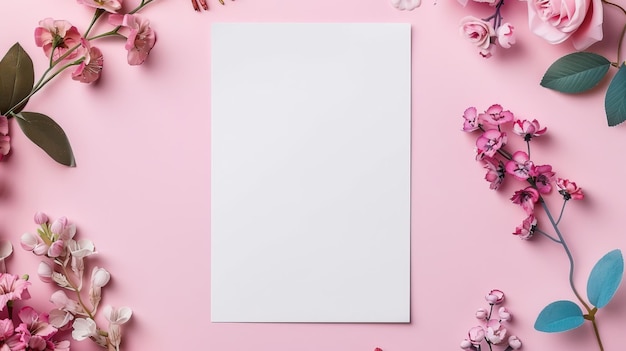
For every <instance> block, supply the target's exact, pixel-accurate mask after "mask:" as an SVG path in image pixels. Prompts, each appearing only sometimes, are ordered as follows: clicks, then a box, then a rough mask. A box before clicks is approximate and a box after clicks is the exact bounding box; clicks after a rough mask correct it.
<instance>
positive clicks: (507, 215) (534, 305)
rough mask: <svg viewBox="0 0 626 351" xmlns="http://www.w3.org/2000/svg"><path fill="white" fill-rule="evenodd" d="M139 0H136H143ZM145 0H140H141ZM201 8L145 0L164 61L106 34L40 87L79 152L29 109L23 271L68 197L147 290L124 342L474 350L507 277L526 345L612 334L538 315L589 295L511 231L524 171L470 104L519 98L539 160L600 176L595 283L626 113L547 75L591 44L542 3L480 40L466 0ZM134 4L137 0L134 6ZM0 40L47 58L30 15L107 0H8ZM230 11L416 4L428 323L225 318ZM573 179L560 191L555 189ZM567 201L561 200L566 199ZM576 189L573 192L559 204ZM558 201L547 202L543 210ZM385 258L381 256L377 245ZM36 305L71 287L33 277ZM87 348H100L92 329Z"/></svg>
mask: <svg viewBox="0 0 626 351" xmlns="http://www.w3.org/2000/svg"><path fill="white" fill-rule="evenodd" d="M127 2H130V0H127ZM134 3H135V2H133V4H134ZM209 4H210V6H211V11H210V12H203V13H195V12H194V11H193V10H192V7H191V4H190V3H189V1H185V0H180V1H179V0H176V1H174V0H157V1H156V2H155V3H154V4H152V5H150V6H149V7H148V8H146V10H145V11H144V12H143V13H144V15H146V16H148V17H149V18H150V20H151V22H152V26H153V28H154V29H155V30H156V31H157V33H158V42H157V45H156V47H155V48H154V50H153V51H152V54H151V56H150V57H149V59H148V61H147V62H146V63H145V64H144V65H143V66H140V67H129V66H128V65H127V64H126V61H125V60H126V53H125V51H124V49H123V47H122V46H123V45H122V42H120V41H116V40H102V41H101V42H100V43H99V44H97V45H98V46H99V47H100V48H101V49H102V51H103V52H104V55H105V60H106V61H105V72H104V73H103V77H102V79H101V81H100V82H99V83H98V84H96V85H94V86H84V85H82V84H79V83H76V82H73V81H71V80H70V79H69V77H67V76H65V77H63V78H61V79H58V80H57V81H55V82H53V83H52V84H50V85H49V86H48V87H46V88H45V90H44V93H42V94H38V95H37V96H35V97H34V98H33V99H32V100H31V102H30V104H29V106H28V110H31V111H37V112H42V113H45V114H48V115H49V116H51V117H53V118H55V119H56V120H57V121H58V122H59V124H61V125H62V126H63V128H64V129H65V131H66V132H67V134H68V136H69V138H70V140H71V142H72V145H73V148H74V152H75V155H76V159H77V164H78V167H77V168H75V169H68V168H65V167H62V166H59V165H57V164H56V163H54V162H53V161H51V160H50V159H49V158H48V157H47V156H46V155H45V154H44V153H43V152H41V151H40V150H39V149H38V148H37V147H35V146H34V145H33V144H32V143H30V142H29V141H28V140H26V138H25V137H24V135H23V134H22V133H21V132H20V131H19V130H18V128H17V126H16V125H15V124H13V123H12V138H13V144H12V147H13V149H12V155H11V157H10V158H9V160H8V161H7V162H6V163H3V164H2V165H1V166H2V167H1V168H0V175H1V176H0V185H1V189H2V191H1V196H0V236H2V237H3V238H8V239H10V240H11V241H12V242H13V244H14V245H16V246H17V247H16V253H15V255H14V256H13V258H12V259H11V261H10V262H9V270H10V271H12V272H14V273H19V274H22V273H29V274H31V275H32V276H34V275H35V274H36V267H37V263H38V261H37V259H36V258H35V257H33V256H32V255H30V254H27V253H26V252H24V251H22V250H21V249H20V248H19V245H18V242H19V237H20V235H21V234H22V233H23V232H25V231H34V230H35V225H34V224H33V222H32V216H33V214H34V213H35V212H36V211H38V210H41V211H45V212H47V213H48V214H49V215H50V216H51V217H53V218H56V217H59V216H64V215H65V216H68V217H69V218H70V220H73V221H74V222H75V223H76V224H77V226H78V230H79V236H80V237H82V238H90V239H93V240H94V242H95V243H96V246H97V249H98V251H99V252H100V255H99V256H98V258H97V261H96V263H97V264H98V265H100V266H103V267H105V268H107V269H108V270H109V271H110V272H111V273H112V275H113V280H112V283H111V285H110V286H108V287H107V288H105V290H104V294H105V300H104V303H105V304H106V303H108V304H114V305H117V306H120V305H127V306H130V307H132V309H133V310H134V315H133V319H132V323H131V324H130V325H127V326H126V329H125V332H126V337H125V340H124V347H123V348H124V349H125V350H163V351H170V350H185V349H190V350H225V351H244V350H245V351H247V350H263V351H265V350H267V351H270V350H271V351H293V350H301V351H309V350H311V351H312V350H316V351H317V350H337V351H339V350H348V351H353V350H354V351H356V350H373V349H374V348H375V347H381V348H382V349H383V350H385V351H404V350H456V349H458V344H459V342H460V341H461V340H462V339H463V338H464V337H465V333H466V331H467V329H469V328H470V327H472V326H473V325H475V324H476V321H475V319H474V317H473V313H474V311H475V309H476V308H478V307H483V306H484V305H485V302H484V299H483V296H484V295H485V293H486V292H487V291H489V290H490V289H493V288H499V289H502V290H504V291H505V293H506V294H507V303H506V306H507V307H508V308H509V309H510V310H511V311H512V312H513V314H514V316H515V317H514V318H515V319H514V322H513V323H512V324H511V326H510V330H511V331H512V332H513V333H514V334H516V335H518V336H519V337H520V338H521V339H522V341H523V342H524V348H525V349H526V350H594V349H597V346H596V345H595V341H594V339H593V333H592V331H591V327H590V325H588V324H585V325H584V326H583V327H582V328H579V329H578V330H575V331H572V332H567V333H562V334H552V335H549V334H543V333H539V332H537V331H535V330H534V329H533V327H532V325H533V323H534V320H535V318H536V316H537V314H538V313H539V311H540V310H541V309H542V308H543V306H545V305H546V304H547V303H549V302H551V301H554V300H559V299H573V294H572V293H571V291H570V290H569V287H568V284H567V272H568V265H567V260H566V257H565V255H564V253H563V251H562V249H561V248H560V246H558V245H556V244H554V243H552V242H550V241H548V240H547V239H545V238H543V237H536V238H535V239H536V240H532V241H528V242H527V241H521V240H519V239H517V238H516V237H513V236H512V235H511V232H512V231H513V229H514V228H515V226H516V225H518V223H520V222H521V220H522V219H523V218H524V214H523V211H522V210H521V209H519V208H517V207H516V206H514V205H512V204H510V202H509V200H508V198H509V197H510V196H511V194H512V192H513V191H514V190H515V189H516V187H517V184H514V182H510V183H509V186H507V187H505V188H504V189H502V191H500V192H492V191H490V190H489V189H488V184H487V183H486V182H485V181H484V180H483V176H484V171H483V169H481V167H480V166H479V165H478V164H476V162H475V161H474V160H473V145H474V137H472V136H469V135H465V134H463V133H461V132H460V131H459V130H460V126H461V123H462V119H461V115H462V113H463V111H464V110H465V108H467V107H468V106H476V107H477V108H478V109H479V110H483V109H486V108H487V107H488V106H489V105H491V104H493V103H501V104H502V105H503V106H504V107H505V108H507V109H510V110H511V111H513V112H514V113H516V114H517V115H518V116H520V117H525V118H538V119H539V120H540V121H541V122H542V124H545V125H546V126H548V130H549V136H547V137H545V138H543V139H542V140H541V141H539V142H537V144H536V145H535V148H534V151H533V156H534V159H535V160H536V161H537V162H538V163H551V164H552V165H553V166H554V168H555V169H556V171H557V172H558V174H560V175H562V176H564V177H568V178H571V179H573V180H575V181H576V182H577V183H578V184H579V185H581V186H582V187H583V188H584V190H585V192H586V195H587V198H586V200H585V201H584V202H577V203H572V204H571V205H569V206H568V208H567V210H566V213H565V219H564V222H563V224H562V230H563V232H564V234H565V236H566V237H567V238H569V244H570V246H571V249H572V250H573V252H574V255H575V257H576V262H577V265H578V270H577V274H576V282H577V285H578V287H579V290H581V291H582V292H583V293H584V291H585V284H586V279H587V276H588V274H589V271H590V270H591V267H592V266H593V264H594V263H595V261H597V260H598V259H599V258H600V257H601V256H602V255H604V254H605V253H606V252H608V251H610V250H612V249H615V248H621V249H622V250H623V249H624V232H623V228H624V222H623V218H624V214H623V209H624V208H626V196H624V193H625V190H624V186H623V179H625V177H626V167H624V166H623V165H622V158H623V150H624V149H625V148H626V130H625V129H624V128H626V127H625V126H618V127H616V128H612V129H611V128H608V127H607V124H606V120H605V117H604V111H603V106H604V104H603V98H604V91H605V89H606V87H607V85H608V80H605V81H603V82H602V83H601V87H600V88H599V89H596V90H594V91H593V92H591V93H589V94H585V95H581V96H578V97H570V96H565V95H562V94H559V93H556V92H553V91H550V90H547V89H545V88H542V87H540V86H539V81H540V79H541V77H542V75H543V73H544V71H545V69H546V68H547V67H548V66H549V65H550V63H552V62H553V61H554V60H555V59H556V58H558V57H560V56H562V55H563V54H565V53H569V52H571V51H572V50H573V49H572V47H571V45H570V43H565V44H563V45H560V46H552V45H550V44H547V43H546V42H544V41H543V40H542V39H541V38H538V37H535V36H534V35H533V34H531V33H530V32H529V30H528V26H527V23H526V18H527V15H526V11H525V4H524V3H523V2H518V1H510V2H508V1H507V3H506V6H505V9H504V12H503V15H504V16H505V20H506V21H509V22H511V23H513V24H514V25H515V26H516V32H517V34H518V44H516V45H515V46H514V48H512V49H510V50H508V51H505V50H500V52H498V53H497V54H496V55H495V56H494V57H493V58H491V59H489V60H485V59H483V58H481V57H480V56H479V55H478V54H477V53H476V51H475V49H474V48H473V47H472V46H471V45H470V44H469V43H467V42H465V41H464V40H463V39H462V38H461V37H460V36H459V33H458V29H457V25H458V22H459V20H460V19H461V18H462V17H463V16H465V15H468V14H476V15H478V16H485V15H487V11H489V8H488V7H486V6H473V7H469V8H463V7H462V6H460V5H459V4H458V3H457V2H456V1H453V0H439V2H438V4H436V5H433V3H432V1H428V0H424V4H422V6H421V7H420V8H418V9H416V10H415V11H412V12H400V11H397V10H396V9H394V8H392V7H391V6H390V4H389V2H388V1H387V0H342V1H336V0H315V1H304V0H265V1H249V0H237V1H235V2H230V1H228V2H227V4H226V5H227V6H221V5H220V4H219V3H218V1H217V0H209ZM130 5H131V4H130V3H129V4H127V6H128V7H130ZM1 10H2V16H3V19H4V20H3V21H2V22H1V23H0V30H1V31H2V33H3V35H2V36H1V37H0V49H1V50H2V52H4V51H6V50H7V49H8V48H9V47H10V45H12V44H13V43H14V42H16V41H19V42H20V43H21V44H22V45H23V47H24V48H25V49H26V50H27V51H28V52H29V53H30V55H31V56H32V57H33V60H34V62H35V70H36V74H37V75H39V74H41V72H42V71H43V67H44V66H45V58H44V56H43V54H42V53H41V51H40V49H39V48H37V47H35V44H34V41H33V37H32V33H33V30H34V28H35V27H36V26H37V23H38V21H39V20H41V19H43V18H45V17H53V18H55V19H67V20H69V21H70V22H72V23H73V24H74V25H76V26H78V27H79V29H81V30H83V29H84V28H85V26H86V24H87V23H88V21H89V19H90V18H91V15H90V13H91V12H90V11H88V10H87V9H85V8H83V7H82V6H79V5H76V4H75V2H74V1H65V2H59V1H43V0H21V1H11V2H4V3H3V4H2V7H1ZM606 12H607V16H608V17H609V19H608V20H607V21H606V22H608V23H609V24H608V25H607V26H606V27H605V31H606V41H605V42H604V43H602V44H600V45H595V46H593V47H592V49H593V50H594V51H596V52H600V53H603V54H605V55H607V56H608V57H609V58H611V59H614V57H615V52H614V51H615V46H614V44H613V43H615V42H616V38H617V35H618V33H619V31H620V29H621V25H622V24H623V21H624V18H623V17H621V15H620V14H619V13H618V12H617V11H615V10H614V9H607V11H606ZM218 21H260V22H269V21H278V22H410V23H411V24H412V25H413V102H414V106H413V194H412V198H413V208H412V209H413V212H412V215H413V216H412V224H413V228H412V229H413V230H412V257H413V260H412V284H411V286H412V293H411V296H412V301H411V302H412V303H411V306H412V307H411V309H412V310H411V316H412V322H411V323H410V324H398V325H381V324H362V325H356V324H318V325H315V324H212V323H211V322H210V319H209V312H210V304H209V301H210V299H209V292H210V285H209V281H210V276H209V262H210V257H209V251H210V250H209V247H210V240H209V234H210V233H209V231H208V228H209V193H210V189H209V176H210V169H209V144H210V143H209V127H210V121H209V119H210V114H209V110H210V102H209V93H210V86H209V80H210V71H209V68H210V61H209V55H210V50H211V48H210V42H209V33H210V25H211V23H213V22H218ZM553 197H555V198H556V196H553ZM555 200H556V199H555ZM551 204H552V206H553V207H555V209H554V210H555V211H556V210H557V207H558V205H559V204H558V201H554V203H551ZM541 219H543V218H540V220H541ZM372 259H376V258H375V257H372ZM32 281H33V285H34V287H33V289H32V295H33V296H34V297H35V299H36V300H38V302H34V305H35V306H37V307H39V308H41V309H46V308H48V307H49V305H48V304H47V302H45V300H47V297H48V296H49V294H50V293H51V292H52V291H53V290H52V289H51V288H49V287H47V286H43V285H42V284H41V283H39V281H38V279H36V278H34V279H32ZM625 316H626V289H620V290H619V291H618V293H617V295H616V296H615V298H614V300H613V301H612V302H611V303H610V304H609V305H608V306H607V307H606V308H605V309H603V310H601V311H600V312H599V313H598V315H597V317H598V320H599V324H600V330H601V333H602V336H603V339H604V343H605V346H606V350H618V349H623V345H624V344H625V343H626V334H625V333H624V332H623V326H624V322H625V319H626V318H625ZM73 349H74V350H97V349H98V348H97V347H95V346H92V345H91V344H90V343H87V342H81V343H78V342H74V343H73Z"/></svg>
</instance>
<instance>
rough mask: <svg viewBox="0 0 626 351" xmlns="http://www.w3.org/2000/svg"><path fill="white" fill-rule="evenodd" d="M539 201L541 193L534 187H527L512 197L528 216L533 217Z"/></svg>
mask: <svg viewBox="0 0 626 351" xmlns="http://www.w3.org/2000/svg"><path fill="white" fill-rule="evenodd" d="M538 200H539V192H537V189H535V188H533V187H530V186H529V187H526V188H525V189H523V190H518V191H516V192H515V193H514V194H513V196H511V201H513V203H514V204H517V205H520V206H522V208H523V209H524V211H526V214H528V215H531V214H532V213H533V211H534V209H535V202H537V201H538Z"/></svg>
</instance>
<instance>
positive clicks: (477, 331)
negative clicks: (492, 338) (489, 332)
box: [467, 326, 485, 345]
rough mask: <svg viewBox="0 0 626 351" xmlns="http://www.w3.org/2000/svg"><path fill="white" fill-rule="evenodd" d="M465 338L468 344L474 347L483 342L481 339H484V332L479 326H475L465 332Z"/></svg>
mask: <svg viewBox="0 0 626 351" xmlns="http://www.w3.org/2000/svg"><path fill="white" fill-rule="evenodd" d="M467 336H468V339H469V342H471V343H472V344H474V345H478V344H480V343H481V342H482V341H483V339H485V330H484V329H483V327H481V326H476V327H473V328H471V329H470V330H469V331H468V332H467Z"/></svg>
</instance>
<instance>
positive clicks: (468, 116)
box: [463, 107, 480, 132]
mask: <svg viewBox="0 0 626 351" xmlns="http://www.w3.org/2000/svg"><path fill="white" fill-rule="evenodd" d="M463 118H465V122H463V131H465V132H473V131H475V130H477V129H478V128H479V127H480V125H479V124H478V114H477V112H476V107H468V108H467V109H466V110H465V112H463Z"/></svg>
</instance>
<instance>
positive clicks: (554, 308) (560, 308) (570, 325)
mask: <svg viewBox="0 0 626 351" xmlns="http://www.w3.org/2000/svg"><path fill="white" fill-rule="evenodd" d="M584 322H585V318H584V317H583V311H582V310H581V309H580V307H578V305H577V304H575V303H573V302H572V301H565V300H562V301H556V302H553V303H551V304H549V305H548V306H546V307H545V308H544V309H543V310H542V311H541V313H539V316H538V317H537V320H536V321H535V329H537V330H539V331H542V332H545V333H558V332H563V331H567V330H571V329H575V328H578V327H580V326H581V325H582V324H583V323H584Z"/></svg>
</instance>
